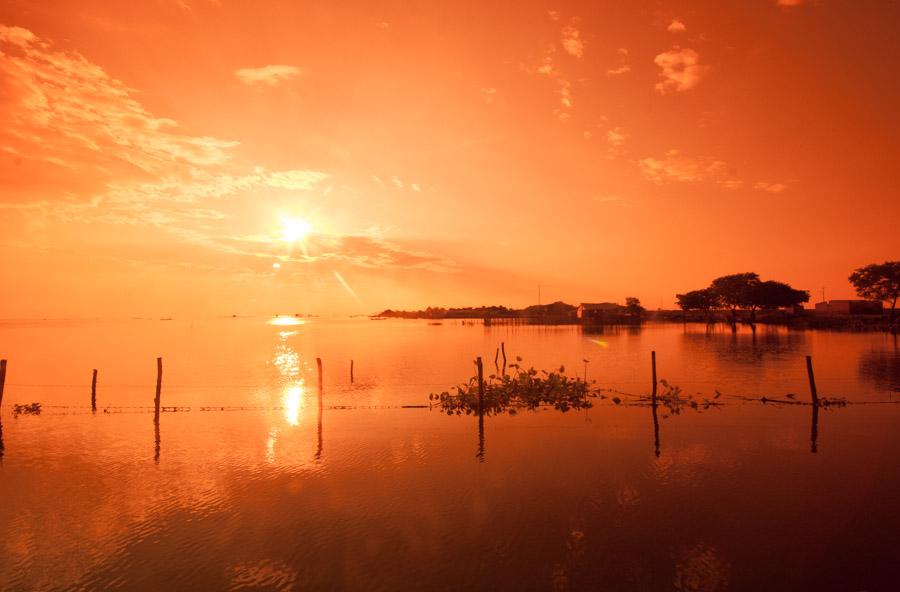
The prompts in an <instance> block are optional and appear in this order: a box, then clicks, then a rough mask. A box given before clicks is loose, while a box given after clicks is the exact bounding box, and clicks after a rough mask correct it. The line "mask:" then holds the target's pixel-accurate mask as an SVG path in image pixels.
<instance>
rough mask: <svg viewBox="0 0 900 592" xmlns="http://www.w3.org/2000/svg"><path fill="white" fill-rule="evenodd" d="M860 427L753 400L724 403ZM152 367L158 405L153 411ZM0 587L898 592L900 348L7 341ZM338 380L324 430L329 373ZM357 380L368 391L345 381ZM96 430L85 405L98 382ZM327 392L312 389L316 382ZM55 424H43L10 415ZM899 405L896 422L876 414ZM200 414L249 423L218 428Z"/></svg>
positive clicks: (446, 339)
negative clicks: (549, 378)
mask: <svg viewBox="0 0 900 592" xmlns="http://www.w3.org/2000/svg"><path fill="white" fill-rule="evenodd" d="M501 341H502V342H505V344H506V349H507V353H508V355H509V357H510V360H512V359H514V357H515V356H517V355H518V356H522V357H523V358H524V359H525V363H526V364H533V365H535V366H536V367H538V368H551V367H557V366H559V365H565V366H566V369H567V371H568V372H569V373H570V374H574V373H578V374H579V375H583V374H584V372H585V365H584V362H583V360H584V359H588V360H590V362H589V363H588V365H587V373H588V377H589V378H591V379H597V380H598V382H600V383H601V384H602V385H603V386H608V387H612V388H616V389H619V390H622V391H626V392H629V393H646V392H647V391H648V389H649V386H650V367H649V360H650V351H651V350H656V351H657V356H658V363H659V375H660V377H661V378H665V379H668V380H669V381H670V382H672V383H675V384H678V385H679V386H681V387H682V388H683V389H684V390H685V391H686V392H689V393H701V394H702V395H706V396H711V395H712V394H713V392H714V390H715V389H718V390H719V391H721V392H723V393H725V396H724V397H723V398H722V400H724V401H725V402H726V403H727V404H726V405H725V406H723V407H722V408H719V409H711V410H708V411H704V412H702V413H696V412H686V413H683V414H681V415H678V416H673V417H667V418H662V419H661V420H660V427H659V441H660V454H659V456H657V455H656V454H655V452H654V448H655V446H654V432H653V423H652V418H651V414H650V410H649V409H647V408H640V407H622V406H614V405H612V404H610V403H609V402H608V401H606V402H601V403H599V404H598V405H597V406H595V407H594V408H593V409H591V410H589V411H587V412H583V411H582V412H570V413H567V414H561V413H558V412H554V411H538V412H534V413H521V414H519V415H517V416H514V417H509V416H503V417H488V418H485V420H484V425H483V429H482V430H481V432H479V425H478V421H477V419H476V418H474V417H448V416H446V415H443V414H442V413H440V412H439V411H437V410H429V409H421V408H415V409H410V408H402V407H401V406H402V405H422V404H427V403H428V394H429V393H430V392H438V391H440V390H444V389H446V388H447V387H449V386H451V385H453V384H456V383H459V382H462V381H463V380H465V379H466V378H467V377H468V376H470V375H471V374H472V372H473V365H472V359H473V358H474V357H475V356H477V355H481V356H482V357H483V358H484V359H485V360H486V365H487V367H488V368H492V367H493V359H494V353H495V350H496V348H497V347H498V346H499V344H500V342H501ZM807 354H810V355H812V356H813V359H814V363H815V369H816V378H817V382H818V387H819V392H820V396H828V397H846V398H847V399H848V400H850V401H855V402H876V403H879V404H866V405H851V406H848V407H846V408H840V409H833V410H823V411H821V412H820V413H819V421H818V426H817V428H818V435H817V452H816V453H815V454H813V453H811V451H810V449H811V441H810V440H811V408H810V407H808V406H773V405H765V406H764V405H762V404H760V403H740V402H738V401H736V400H734V399H732V398H730V397H729V396H728V395H732V394H736V395H748V396H762V395H765V396H768V397H780V398H783V397H784V396H785V395H786V394H787V393H793V394H796V397H797V399H799V400H808V386H807V378H806V369H805V362H804V356H805V355H807ZM157 356H162V357H163V359H164V369H165V370H164V379H163V393H162V402H163V405H166V406H184V407H190V408H191V411H185V412H179V413H163V414H162V417H161V421H160V424H159V429H158V430H156V429H155V426H154V423H153V414H152V413H151V412H148V409H146V407H147V406H150V405H152V402H153V396H154V384H155V378H156V363H155V359H156V357H157ZM0 357H3V358H8V359H9V373H8V377H7V387H6V393H5V396H4V405H3V409H2V414H0V417H2V442H3V457H2V461H0V463H2V464H0V499H2V504H0V589H2V590H32V589H37V590H45V589H46V590H51V589H116V588H120V589H128V590H134V589H172V590H198V589H235V590H240V589H267V590H272V589H276V590H281V589H284V590H331V589H346V590H392V591H393V590H459V589H493V590H694V591H713V590H847V591H856V590H896V589H898V585H900V584H898V582H897V579H898V578H897V575H896V565H897V564H898V560H900V551H898V549H900V512H898V507H900V476H898V473H897V468H896V467H897V464H898V463H897V460H896V455H897V450H898V449H900V430H898V427H900V406H898V405H893V404H889V402H890V401H891V400H893V399H894V398H897V397H898V396H900V346H898V341H897V340H896V339H895V338H892V337H889V336H885V335H882V334H846V333H843V334H842V333H825V332H789V331H786V330H781V329H777V330H776V329H766V328H761V329H760V330H759V331H758V332H757V334H756V335H755V336H753V335H752V334H751V333H749V332H747V333H739V334H738V335H736V336H735V335H732V334H731V333H730V332H728V331H721V330H716V331H712V332H707V331H706V330H705V329H704V328H703V327H702V326H700V327H695V326H692V327H688V328H687V329H685V328H683V327H682V326H681V325H669V326H661V325H657V326H648V327H645V328H643V329H640V330H625V329H623V330H619V331H612V332H606V333H602V334H585V333H582V332H581V331H580V330H579V329H578V328H574V327H521V326H517V327H502V326H500V327H487V328H485V327H482V326H480V325H479V326H463V325H460V324H458V323H444V324H442V325H429V324H428V323H425V322H411V321H396V322H395V321H368V320H365V321H326V320H319V319H312V320H309V321H307V322H306V323H303V324H272V323H270V322H267V320H266V319H221V320H205V321H195V322H191V321H181V320H175V321H127V322H125V321H122V322H99V321H98V322H50V321H45V322H33V323H25V322H20V323H12V322H5V323H0ZM316 357H320V358H322V360H323V364H324V371H325V389H324V409H323V410H322V412H321V413H320V412H319V404H318V397H317V393H316V389H315V386H314V385H315V382H316V378H315V376H316V370H315V368H316V364H315V358H316ZM351 359H353V360H354V362H355V363H354V370H355V375H356V383H355V384H354V385H353V386H350V384H349V361H350V360H351ZM93 368H97V369H99V384H98V407H99V411H98V413H97V414H96V415H92V414H91V413H90V410H89V406H88V405H89V400H90V398H89V397H90V378H91V369H93ZM311 386H312V387H313V388H310V387H311ZM33 401H39V402H41V403H43V405H44V412H43V413H42V414H41V415H40V416H39V417H34V416H19V417H18V418H14V417H13V415H12V409H11V408H12V405H13V404H14V403H27V402H33ZM880 403H888V404H880ZM203 406H217V407H222V406H226V407H232V408H233V407H252V408H253V409H249V410H234V409H232V410H225V411H201V410H200V408H201V407H203Z"/></svg>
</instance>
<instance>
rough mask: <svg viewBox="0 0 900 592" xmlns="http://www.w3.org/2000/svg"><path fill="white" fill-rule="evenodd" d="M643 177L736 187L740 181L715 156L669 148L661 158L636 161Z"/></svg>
mask: <svg viewBox="0 0 900 592" xmlns="http://www.w3.org/2000/svg"><path fill="white" fill-rule="evenodd" d="M638 166H639V167H640V169H641V172H642V173H643V175H644V177H646V178H647V179H649V180H651V181H654V182H657V183H664V182H678V183H699V182H709V183H715V184H719V185H722V186H724V187H727V188H729V189H736V188H738V187H739V186H740V185H741V182H740V181H739V180H737V179H735V178H733V177H732V175H731V174H730V172H729V169H728V166H727V164H726V163H725V162H724V161H722V160H718V159H716V158H708V157H692V156H687V155H685V154H682V153H681V152H680V151H678V150H669V151H668V152H666V154H665V155H664V156H663V157H661V158H655V157H647V158H643V159H641V160H640V161H639V162H638Z"/></svg>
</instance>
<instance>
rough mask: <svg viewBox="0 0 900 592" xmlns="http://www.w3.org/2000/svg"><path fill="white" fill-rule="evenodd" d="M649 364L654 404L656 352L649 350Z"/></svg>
mask: <svg viewBox="0 0 900 592" xmlns="http://www.w3.org/2000/svg"><path fill="white" fill-rule="evenodd" d="M650 364H651V366H652V367H653V395H652V400H653V404H654V405H656V352H655V351H652V352H650Z"/></svg>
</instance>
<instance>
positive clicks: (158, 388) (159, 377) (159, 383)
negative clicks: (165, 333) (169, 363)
mask: <svg viewBox="0 0 900 592" xmlns="http://www.w3.org/2000/svg"><path fill="white" fill-rule="evenodd" d="M161 392H162V358H156V398H155V399H154V400H153V406H154V412H153V413H154V417H155V418H156V421H159V398H160V393H161Z"/></svg>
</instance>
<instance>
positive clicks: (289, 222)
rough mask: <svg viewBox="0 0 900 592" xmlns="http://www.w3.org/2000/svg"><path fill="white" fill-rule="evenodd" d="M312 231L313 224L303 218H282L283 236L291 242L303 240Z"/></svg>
mask: <svg viewBox="0 0 900 592" xmlns="http://www.w3.org/2000/svg"><path fill="white" fill-rule="evenodd" d="M310 231H312V224H310V223H309V222H307V221H306V220H304V219H303V218H282V219H281V238H282V239H283V240H285V241H287V242H289V243H295V242H298V241H302V240H303V239H305V238H306V237H307V236H309V233H310Z"/></svg>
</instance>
